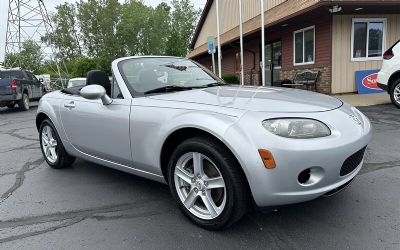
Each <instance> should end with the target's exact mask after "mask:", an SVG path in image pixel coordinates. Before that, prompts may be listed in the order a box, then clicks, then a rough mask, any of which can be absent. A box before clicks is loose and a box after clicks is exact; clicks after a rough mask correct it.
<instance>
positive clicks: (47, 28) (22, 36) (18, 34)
mask: <svg viewBox="0 0 400 250" xmlns="http://www.w3.org/2000/svg"><path fill="white" fill-rule="evenodd" d="M51 31H52V26H51V21H50V18H49V15H48V14H47V10H46V7H45V5H44V2H43V0H9V5H8V20H7V33H6V46H5V55H7V54H10V53H11V54H18V53H19V52H21V50H22V45H23V43H24V42H25V41H28V40H31V41H34V42H36V43H37V44H38V45H39V46H40V48H41V51H42V55H43V57H44V59H45V60H51V61H53V62H55V65H56V66H55V67H56V68H54V69H53V70H54V71H55V72H56V73H57V75H58V78H60V80H61V79H62V76H64V77H65V76H66V75H67V70H66V67H65V65H64V63H63V62H62V61H60V60H59V59H57V58H56V54H57V53H56V52H57V51H56V50H55V48H54V47H53V46H51V45H49V44H51V43H50V42H48V41H47V42H45V41H44V40H43V37H44V36H45V35H46V33H49V32H51ZM21 60H23V59H22V58H20V57H16V58H15V60H14V61H9V62H7V64H6V65H5V66H6V67H21V65H22V64H21ZM28 70H29V69H28Z"/></svg>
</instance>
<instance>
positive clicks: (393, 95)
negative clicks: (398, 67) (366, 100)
mask: <svg viewBox="0 0 400 250" xmlns="http://www.w3.org/2000/svg"><path fill="white" fill-rule="evenodd" d="M390 99H391V100H392V103H393V104H394V105H395V106H396V107H397V108H399V109H400V79H397V80H396V81H395V82H394V83H393V84H392V86H391V88H390Z"/></svg>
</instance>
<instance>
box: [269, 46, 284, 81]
mask: <svg viewBox="0 0 400 250" xmlns="http://www.w3.org/2000/svg"><path fill="white" fill-rule="evenodd" d="M281 58H282V43H281V41H277V42H273V43H268V44H266V45H265V83H266V85H267V86H272V85H273V82H274V81H277V80H279V78H280V71H281V65H282V64H281V63H282V62H281Z"/></svg>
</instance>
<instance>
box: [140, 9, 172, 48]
mask: <svg viewBox="0 0 400 250" xmlns="http://www.w3.org/2000/svg"><path fill="white" fill-rule="evenodd" d="M170 10H171V7H169V6H168V4H166V3H160V4H159V5H158V6H157V7H156V8H154V9H151V11H150V13H149V14H148V18H147V23H146V24H145V25H144V34H143V40H142V43H141V45H142V48H141V52H142V54H145V55H165V54H166V52H167V46H168V36H169V32H170V21H171V19H170Z"/></svg>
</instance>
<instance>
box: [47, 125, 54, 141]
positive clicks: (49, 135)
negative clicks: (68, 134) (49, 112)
mask: <svg viewBox="0 0 400 250" xmlns="http://www.w3.org/2000/svg"><path fill="white" fill-rule="evenodd" d="M47 135H48V137H49V139H50V140H51V139H54V137H53V131H51V128H50V127H47Z"/></svg>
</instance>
